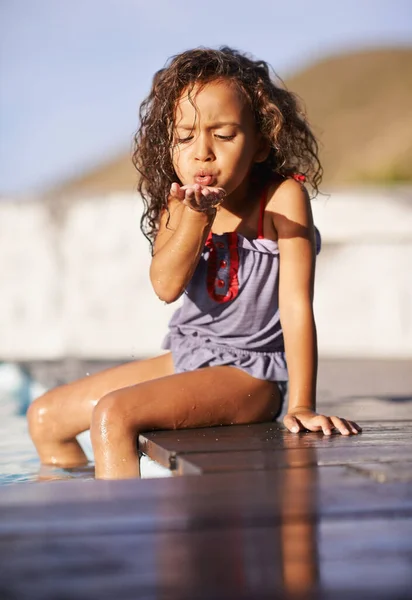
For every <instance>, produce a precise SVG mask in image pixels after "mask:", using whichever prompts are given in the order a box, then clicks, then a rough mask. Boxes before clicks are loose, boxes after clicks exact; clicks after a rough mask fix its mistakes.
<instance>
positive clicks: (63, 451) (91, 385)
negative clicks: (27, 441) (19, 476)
mask: <svg viewBox="0 0 412 600" xmlns="http://www.w3.org/2000/svg"><path fill="white" fill-rule="evenodd" d="M172 373H173V361H172V357H171V354H170V353H168V354H164V355H162V356H159V357H157V358H151V359H148V360H142V361H136V362H131V363H128V364H125V365H121V366H119V367H115V368H113V369H107V370H105V371H102V372H101V373H97V374H95V375H91V376H90V377H85V378H83V379H79V380H78V381H75V382H73V383H70V384H67V385H63V386H61V387H58V388H55V389H54V390H50V391H49V392H46V393H45V394H44V395H43V396H41V397H40V398H38V399H37V400H35V401H34V402H33V403H32V404H31V406H30V407H29V410H28V412H27V418H28V423H29V431H30V435H31V437H32V440H33V442H34V445H35V446H36V449H37V452H38V454H39V457H40V460H41V462H42V463H44V464H52V465H59V466H61V467H77V466H81V465H85V464H87V457H86V455H85V454H84V452H83V450H82V449H81V447H80V445H79V443H78V442H77V440H76V439H75V438H76V436H77V435H78V434H79V433H81V432H82V431H86V430H87V429H90V422H91V418H92V413H93V408H94V407H95V406H96V404H97V403H98V401H99V400H100V398H102V397H103V396H106V395H107V394H109V393H110V392H113V391H114V390H117V389H120V388H125V387H127V386H130V385H134V384H136V383H140V382H143V381H148V380H151V379H156V378H158V377H164V376H165V375H171V374H172Z"/></svg>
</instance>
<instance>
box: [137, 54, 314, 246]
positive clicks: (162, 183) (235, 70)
mask: <svg viewBox="0 0 412 600" xmlns="http://www.w3.org/2000/svg"><path fill="white" fill-rule="evenodd" d="M225 79H226V80H229V81H230V82H231V83H232V84H234V85H235V86H236V87H237V88H238V89H239V90H240V91H241V93H242V94H243V96H244V98H245V100H246V101H247V102H248V104H249V106H250V108H251V110H252V112H253V115H254V118H255V122H256V126H257V129H258V130H259V131H260V133H261V134H262V135H263V137H264V138H265V139H266V140H267V141H268V142H269V145H270V151H269V155H268V157H267V158H266V160H265V161H264V162H262V163H256V164H255V165H254V166H253V169H252V177H254V178H255V180H256V181H258V182H259V183H261V184H262V185H264V184H265V183H266V182H267V181H269V180H270V179H273V178H274V176H275V175H278V176H281V177H285V178H286V177H291V176H293V175H295V174H296V173H299V174H301V175H302V179H303V176H304V178H305V179H306V182H307V184H308V186H309V188H310V191H311V195H312V196H313V195H316V194H317V192H318V186H319V184H320V182H321V180H322V166H321V164H320V161H319V158H318V144H317V141H316V138H315V137H314V135H313V133H312V131H311V129H310V127H309V124H308V121H307V119H306V116H305V114H304V111H303V108H302V106H301V104H300V102H299V100H298V98H297V96H295V95H294V94H293V93H292V92H290V91H289V90H287V89H286V87H285V85H284V84H283V82H282V81H281V80H280V79H279V78H278V77H277V76H276V75H275V73H274V72H273V71H272V70H271V69H270V67H269V65H268V64H267V63H266V62H264V61H262V60H253V59H252V58H250V57H249V56H248V55H246V54H243V53H241V52H239V51H237V50H234V49H232V48H228V47H226V46H223V47H221V48H220V49H219V50H213V49H209V48H197V49H194V50H188V51H186V52H183V53H181V54H178V55H176V56H174V57H172V58H171V59H170V60H169V61H168V63H167V64H166V66H165V68H163V69H161V70H160V71H158V72H157V73H156V74H155V76H154V78H153V84H152V89H151V91H150V94H149V95H148V96H147V98H146V99H145V100H144V101H143V102H142V104H141V106H140V111H139V117H140V126H139V129H138V131H137V133H136V135H135V139H134V141H135V146H134V152H133V164H134V165H135V167H136V169H137V171H138V172H139V174H140V178H139V183H138V191H139V193H140V195H141V197H142V199H143V202H144V211H143V216H142V220H141V229H142V231H143V233H144V235H145V236H146V237H147V238H148V239H149V241H150V242H151V244H152V243H153V241H154V239H155V237H156V233H157V230H158V226H159V219H160V215H161V213H162V211H163V210H165V209H167V198H168V194H169V191H170V186H171V184H172V183H173V182H174V181H179V179H178V177H177V175H176V173H175V170H174V168H173V163H172V153H171V148H172V146H173V137H174V118H175V109H176V104H177V102H178V100H179V99H180V97H181V95H182V93H183V92H184V90H186V89H189V91H190V90H192V89H193V87H194V86H195V85H197V84H205V83H209V82H211V81H216V80H225Z"/></svg>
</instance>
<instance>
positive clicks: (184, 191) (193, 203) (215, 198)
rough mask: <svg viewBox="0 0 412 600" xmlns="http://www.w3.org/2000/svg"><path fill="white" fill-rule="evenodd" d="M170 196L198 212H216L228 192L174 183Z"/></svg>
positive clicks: (214, 188)
mask: <svg viewBox="0 0 412 600" xmlns="http://www.w3.org/2000/svg"><path fill="white" fill-rule="evenodd" d="M170 195H171V196H172V197H173V198H177V199H178V200H180V201H181V202H183V204H185V205H186V206H188V207H189V208H191V209H192V210H194V211H196V212H203V213H208V212H214V211H215V210H216V208H217V207H218V206H219V205H220V204H222V202H223V200H224V198H225V196H226V192H225V190H224V189H223V188H217V187H207V186H204V185H200V184H198V183H196V184H195V185H183V186H180V185H179V184H178V183H172V186H171V188H170Z"/></svg>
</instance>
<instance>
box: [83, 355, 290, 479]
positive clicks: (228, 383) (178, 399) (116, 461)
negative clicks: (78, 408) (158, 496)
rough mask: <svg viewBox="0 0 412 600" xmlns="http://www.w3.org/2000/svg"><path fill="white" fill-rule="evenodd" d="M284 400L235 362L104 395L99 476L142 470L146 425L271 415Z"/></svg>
mask: <svg viewBox="0 0 412 600" xmlns="http://www.w3.org/2000/svg"><path fill="white" fill-rule="evenodd" d="M279 404H280V397H279V391H278V388H277V386H276V384H274V383H271V382H268V381H262V380H260V379H255V378H254V377H251V376H250V375H248V374H247V373H245V372H243V371H240V370H239V369H237V368H235V367H226V366H222V367H207V368H204V369H199V370H197V371H192V372H188V373H181V374H176V375H171V376H169V377H163V378H162V379H156V380H153V381H147V382H145V383H141V384H139V385H134V386H131V387H128V388H125V389H121V390H117V391H115V392H112V393H110V394H108V395H107V396H105V397H104V398H102V399H101V400H100V402H99V403H98V404H97V406H96V407H95V409H94V411H93V416H92V424H91V429H90V433H91V439H92V445H93V451H94V457H95V473H96V477H97V478H104V479H122V478H128V477H137V476H138V475H139V462H138V450H137V443H136V438H137V436H138V434H139V432H141V431H148V430H152V429H183V428H187V427H206V426H212V425H229V424H231V423H237V424H239V423H253V422H259V421H267V420H271V419H272V418H273V416H274V415H275V414H276V413H277V412H278V409H279Z"/></svg>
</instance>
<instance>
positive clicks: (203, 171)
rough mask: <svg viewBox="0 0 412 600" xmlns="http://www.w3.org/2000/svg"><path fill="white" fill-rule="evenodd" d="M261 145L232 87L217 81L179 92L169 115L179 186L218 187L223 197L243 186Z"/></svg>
mask: <svg viewBox="0 0 412 600" xmlns="http://www.w3.org/2000/svg"><path fill="white" fill-rule="evenodd" d="M268 150H269V149H267V150H266V144H265V143H264V142H263V141H262V136H261V135H260V134H259V133H258V132H257V130H256V125H255V121H254V118H253V113H252V111H251V109H250V108H249V106H248V104H247V103H246V101H245V100H244V98H243V97H242V95H241V93H240V92H239V91H238V90H237V89H236V87H235V86H234V85H230V83H229V82H227V81H224V80H221V81H214V82H211V83H207V84H204V85H202V86H195V87H194V89H193V90H192V91H191V92H190V95H189V94H188V91H187V90H185V91H184V92H183V94H182V96H181V98H180V100H179V101H178V103H177V106H176V113H175V131H174V145H173V150H172V160H173V166H174V169H175V171H176V174H177V176H178V177H179V179H180V181H181V182H182V184H183V185H193V184H195V183H199V184H201V185H206V186H212V187H221V188H223V189H224V190H225V191H226V194H227V196H230V195H231V194H233V193H234V192H235V191H236V190H238V189H239V191H240V190H241V189H243V188H244V186H242V184H244V183H247V182H248V176H249V174H250V171H251V168H252V166H253V164H254V163H255V162H260V161H262V160H265V158H266V156H267V152H268Z"/></svg>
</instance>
